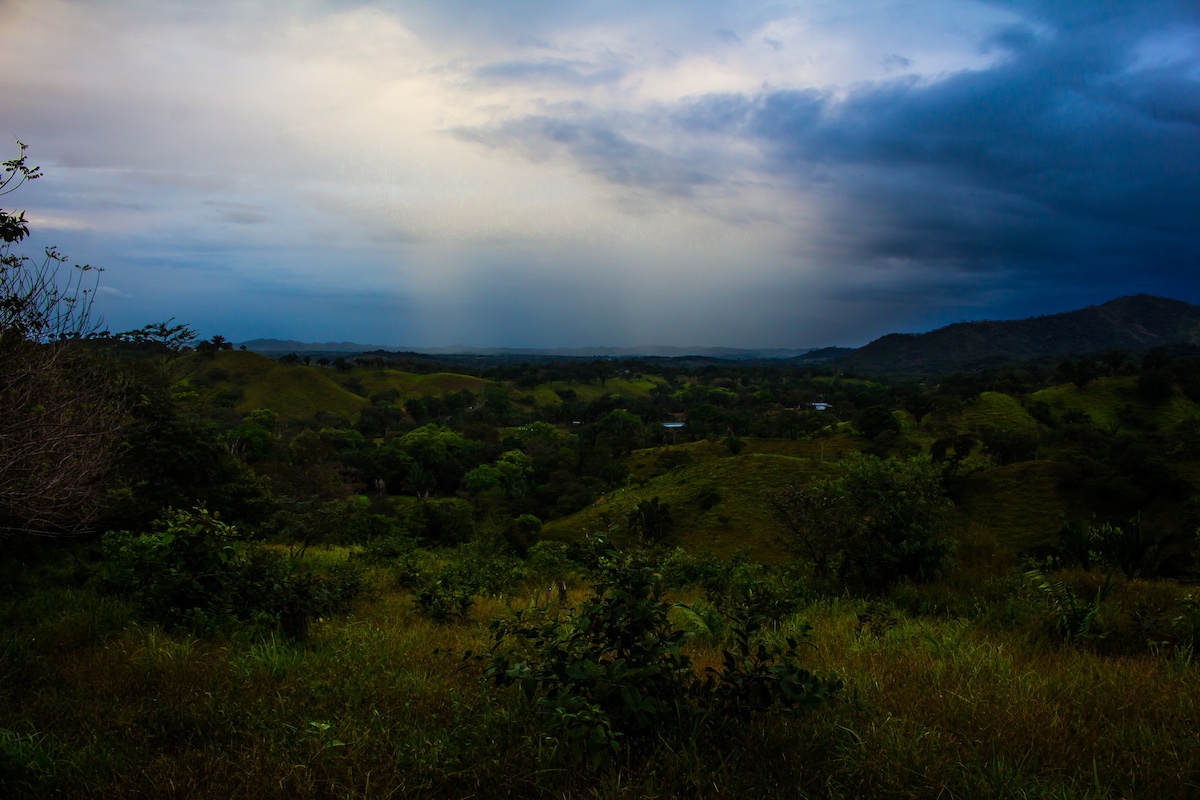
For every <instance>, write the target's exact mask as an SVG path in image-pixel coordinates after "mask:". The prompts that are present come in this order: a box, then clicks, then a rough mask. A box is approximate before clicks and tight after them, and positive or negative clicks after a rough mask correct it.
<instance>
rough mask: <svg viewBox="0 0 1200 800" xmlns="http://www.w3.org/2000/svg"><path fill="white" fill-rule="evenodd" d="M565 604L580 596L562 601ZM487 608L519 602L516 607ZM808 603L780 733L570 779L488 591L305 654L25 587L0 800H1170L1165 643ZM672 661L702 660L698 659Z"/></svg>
mask: <svg viewBox="0 0 1200 800" xmlns="http://www.w3.org/2000/svg"><path fill="white" fill-rule="evenodd" d="M577 596H578V595H577ZM507 602H515V603H516V604H517V605H524V603H525V602H527V601H526V600H524V599H520V598H517V599H513V598H510V599H509V601H507ZM863 611H864V604H863V603H862V602H861V601H851V600H824V601H821V602H818V603H815V604H813V605H810V606H808V607H807V608H804V609H803V610H802V611H801V613H800V614H798V615H796V617H794V618H793V619H792V620H791V621H790V622H789V623H787V624H785V625H783V626H781V628H780V629H778V630H777V631H774V632H772V634H770V635H784V634H786V633H787V632H789V630H790V629H791V627H792V626H794V625H797V624H799V622H800V621H801V620H807V621H809V622H810V623H811V624H812V625H813V626H814V635H813V638H812V643H813V644H814V645H815V647H814V649H813V650H812V652H811V656H810V666H812V667H813V668H816V669H818V670H821V671H825V670H828V669H833V670H835V671H837V672H838V674H839V675H841V676H842V677H843V679H844V680H845V681H846V686H847V689H846V692H845V693H844V695H843V697H842V698H841V699H840V700H839V701H838V702H837V703H836V704H835V705H834V706H832V707H829V708H827V709H825V710H822V711H820V712H818V713H815V714H812V715H810V716H807V717H804V718H801V719H797V720H782V719H767V718H763V719H752V720H747V721H746V722H745V724H743V725H740V726H736V727H733V728H726V729H723V730H721V731H719V732H718V734H717V735H712V736H708V737H704V736H699V737H697V736H689V735H686V734H683V735H677V736H663V737H661V738H659V739H657V740H651V741H644V742H633V743H627V745H626V747H625V748H623V750H622V753H621V755H620V757H619V759H618V762H617V763H616V764H615V765H613V766H612V767H611V768H606V769H603V770H600V771H597V772H590V771H588V770H587V769H586V768H584V767H583V766H582V765H579V764H575V763H573V762H572V761H571V760H570V759H569V758H566V757H564V754H563V753H561V752H556V751H555V743H554V742H553V741H552V740H550V739H547V738H546V737H545V736H544V734H539V732H538V728H537V725H536V720H534V719H533V715H532V714H531V713H530V711H529V710H528V709H527V708H526V707H524V706H523V705H522V703H521V702H520V701H519V699H518V698H517V697H516V696H514V695H512V694H510V693H509V692H507V691H504V692H498V691H496V690H491V689H487V688H486V687H485V686H484V685H483V684H482V683H481V681H480V676H479V670H478V668H477V667H475V666H473V665H469V664H468V665H467V666H464V662H463V661H462V659H461V654H462V653H463V652H464V651H466V650H468V649H474V650H479V649H480V648H481V647H482V646H485V645H486V642H487V631H486V624H485V622H486V620H487V619H488V618H489V617H491V616H494V615H497V614H502V613H506V601H505V600H504V599H492V600H481V601H479V603H478V604H477V606H476V607H475V609H474V612H473V619H472V620H469V621H467V622H463V623H459V624H455V625H437V624H434V623H432V622H429V621H428V620H425V619H423V618H421V617H419V616H417V615H416V614H415V613H414V612H413V610H412V604H411V601H410V598H409V597H408V596H407V595H405V594H404V593H400V592H393V591H388V590H383V591H381V592H380V593H379V595H378V596H377V597H376V599H375V600H374V601H372V602H366V603H364V604H362V605H361V606H360V607H359V609H358V610H357V613H355V614H353V615H351V616H350V617H346V618H339V619H330V620H319V621H314V623H313V625H312V629H311V634H310V639H309V641H308V642H306V643H304V644H296V643H292V642H289V641H286V640H284V639H282V638H281V637H279V636H278V635H277V634H275V633H273V632H272V631H270V630H267V629H262V628H254V627H247V628H244V629H240V630H237V631H233V632H231V633H227V634H225V635H216V636H208V637H203V638H198V637H195V636H192V635H189V634H186V633H166V632H164V631H162V630H161V629H159V628H157V627H154V626H147V625H141V624H138V623H136V622H135V621H133V620H132V618H131V615H130V610H129V609H128V607H126V606H125V605H123V604H121V603H118V602H115V601H112V600H107V599H103V598H98V597H96V596H95V595H94V594H93V593H92V592H91V590H90V589H87V588H80V587H77V586H74V587H73V586H71V585H70V581H69V580H67V579H66V578H63V579H62V580H60V581H58V582H57V583H55V582H54V581H52V580H49V579H46V580H41V581H38V582H37V583H36V584H35V588H28V587H27V588H25V589H23V590H21V591H19V592H17V596H16V597H13V598H11V599H9V600H8V601H7V602H6V603H4V604H3V606H2V607H0V622H2V623H3V628H2V630H3V633H2V634H0V680H2V684H0V685H3V686H4V692H3V693H2V694H0V745H2V746H3V750H4V751H5V752H7V754H8V758H7V759H6V763H4V764H3V769H4V771H3V772H0V776H3V778H2V779H3V780H4V781H5V783H4V785H3V789H4V793H5V795H6V796H9V797H22V796H28V797H213V796H218V797H231V798H237V797H470V796H479V797H543V796H544V797H642V796H645V797H719V796H727V795H730V796H733V795H736V796H754V797H789V798H792V797H829V798H834V797H930V798H933V797H972V798H975V797H996V798H1002V797H1003V798H1009V797H1091V798H1119V797H1187V796H1194V795H1195V794H1196V793H1197V792H1200V785H1198V781H1197V776H1198V775H1200V737H1198V735H1197V723H1196V720H1197V719H1200V708H1198V706H1200V682H1198V681H1197V680H1196V667H1195V666H1194V665H1192V664H1191V662H1190V660H1189V659H1188V653H1187V651H1179V652H1176V653H1167V654H1163V655H1160V656H1139V657H1121V658H1118V657H1111V656H1104V655H1100V654H1098V653H1097V652H1094V651H1093V650H1090V649H1082V648H1069V647H1062V646H1060V645H1057V644H1054V643H1053V642H1050V641H1048V640H1046V639H1045V638H1043V637H1040V636H1038V635H1035V633H1034V632H1032V631H1031V629H1030V628H1028V627H1023V626H1021V625H1009V626H1005V625H1000V624H995V623H994V622H987V621H986V620H991V619H993V617H989V616H988V615H987V614H981V615H979V617H978V619H977V621H975V622H968V621H966V620H965V619H955V618H950V617H945V618H923V617H918V618H903V617H896V618H894V619H892V621H891V622H889V623H888V624H887V625H882V626H878V627H877V628H876V629H875V632H873V633H872V632H870V631H860V629H859V628H860V625H859V615H860V614H861V613H862V612H863ZM693 656H694V657H695V658H696V660H697V663H698V664H699V665H700V666H701V667H703V666H704V665H708V664H715V663H716V662H717V660H718V658H719V648H718V647H716V646H715V645H714V644H713V643H711V642H708V643H706V642H703V641H697V642H696V643H695V644H694V652H693Z"/></svg>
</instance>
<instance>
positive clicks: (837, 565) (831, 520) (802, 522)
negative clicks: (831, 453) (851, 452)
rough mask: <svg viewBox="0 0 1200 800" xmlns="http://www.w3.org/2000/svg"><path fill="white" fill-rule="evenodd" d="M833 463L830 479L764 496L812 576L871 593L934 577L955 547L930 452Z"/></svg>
mask: <svg viewBox="0 0 1200 800" xmlns="http://www.w3.org/2000/svg"><path fill="white" fill-rule="evenodd" d="M838 466H839V474H838V475H837V476H836V477H834V478H828V479H824V480H819V481H816V482H814V483H813V484H812V485H810V486H807V487H799V486H795V485H790V486H786V487H784V489H783V490H781V491H779V492H773V493H769V494H768V495H767V502H768V505H770V507H771V509H772V511H773V512H774V513H775V516H776V519H778V520H779V522H780V523H781V524H782V525H783V527H784V529H785V530H786V532H787V533H788V534H789V540H790V544H791V546H792V548H793V549H794V551H795V552H796V553H797V555H799V556H800V557H801V558H804V559H805V560H806V561H808V562H809V563H810V564H811V566H812V568H813V576H814V577H815V578H817V579H818V580H821V581H829V580H832V579H834V578H836V579H837V582H838V583H839V584H840V586H841V587H844V588H849V589H853V590H858V591H864V592H869V593H870V592H879V591H883V590H884V589H886V588H887V587H888V586H890V585H891V584H893V583H895V582H897V581H900V580H905V579H907V580H914V581H921V582H924V581H929V580H932V579H933V578H934V577H936V576H937V575H938V574H939V573H940V572H941V571H942V570H943V569H944V568H945V567H946V564H947V561H948V559H949V557H950V555H951V554H952V553H953V552H954V541H953V539H951V538H950V536H949V535H948V533H947V529H946V517H947V514H948V512H949V509H950V502H949V500H947V499H946V496H945V492H944V489H943V488H942V476H941V472H940V470H938V469H937V468H936V467H935V466H934V465H933V464H932V462H931V461H930V460H929V458H928V457H917V458H911V459H908V460H906V461H899V460H897V459H894V458H889V459H887V460H883V459H879V458H875V457H874V456H855V457H852V458H849V459H847V460H845V461H843V462H841V463H840V464H839V465H838Z"/></svg>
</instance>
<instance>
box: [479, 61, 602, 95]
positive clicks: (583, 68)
mask: <svg viewBox="0 0 1200 800" xmlns="http://www.w3.org/2000/svg"><path fill="white" fill-rule="evenodd" d="M624 76H625V70H624V69H622V68H621V67H620V66H616V65H611V66H605V67H597V66H595V65H593V64H590V63H588V62H586V61H582V60H569V59H562V58H545V59H541V60H537V61H505V62H499V63H495V64H485V65H483V66H481V67H478V68H477V69H476V70H475V77H476V78H478V79H480V80H483V81H494V82H498V83H518V84H526V85H528V84H533V85H541V84H552V85H560V86H567V87H576V88H589V87H593V86H598V85H601V84H609V83H616V82H617V81H620V80H621V78H623V77H624Z"/></svg>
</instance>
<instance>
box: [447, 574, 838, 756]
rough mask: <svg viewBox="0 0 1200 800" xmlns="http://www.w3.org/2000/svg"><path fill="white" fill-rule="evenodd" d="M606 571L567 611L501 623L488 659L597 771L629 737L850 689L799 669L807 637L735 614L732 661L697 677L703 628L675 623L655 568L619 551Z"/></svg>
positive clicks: (550, 732) (495, 626)
mask: <svg viewBox="0 0 1200 800" xmlns="http://www.w3.org/2000/svg"><path fill="white" fill-rule="evenodd" d="M600 567H601V570H600V577H599V580H598V581H597V582H596V584H595V585H594V586H593V587H592V593H591V594H590V595H589V596H588V597H587V598H585V599H584V600H583V602H582V603H580V604H579V605H577V606H575V607H574V608H572V609H570V610H568V611H565V613H564V610H563V609H561V608H559V607H552V608H536V607H531V608H530V609H528V610H526V611H518V612H517V613H516V614H515V615H514V617H513V618H511V619H500V620H495V621H494V622H493V623H492V630H493V634H494V639H493V648H492V651H491V652H490V653H488V654H486V655H485V656H483V658H484V659H485V660H486V661H487V664H488V666H487V671H486V676H487V679H489V680H490V681H492V682H494V683H496V684H497V685H501V686H504V685H512V684H515V685H517V686H519V687H520V689H521V691H522V693H523V695H524V696H525V698H526V699H527V700H528V701H530V702H532V703H533V704H534V707H535V709H536V711H537V713H538V715H539V717H540V718H541V719H542V721H543V726H544V728H545V730H546V734H547V736H549V737H551V738H552V739H553V740H554V741H555V742H556V743H558V744H559V745H561V746H562V748H563V750H564V752H565V754H567V755H569V757H571V758H573V759H575V760H586V761H588V762H589V763H590V764H592V765H593V766H594V765H597V764H600V763H604V762H606V761H608V760H610V759H611V758H612V757H613V756H614V755H616V754H617V753H618V752H619V749H620V747H621V743H622V740H624V739H628V738H640V737H649V736H658V737H663V738H672V737H678V736H681V735H685V734H687V733H689V732H692V731H695V730H697V729H703V728H712V727H720V726H721V725H724V724H729V723H732V722H736V721H738V720H741V719H744V718H745V717H746V715H748V714H750V713H752V712H771V713H778V714H785V715H797V714H799V713H801V712H804V711H807V710H810V709H813V708H816V707H818V706H820V705H822V704H824V703H825V702H827V701H828V700H829V698H831V697H832V696H833V695H835V694H836V693H837V692H838V691H839V689H840V688H841V682H840V681H839V680H837V678H836V677H833V676H831V677H829V678H821V677H819V676H817V675H815V674H813V673H811V672H809V671H808V670H806V669H804V668H802V667H801V666H800V664H799V647H800V641H799V640H798V639H797V638H795V637H789V638H788V639H787V640H786V642H785V643H784V644H782V645H770V644H767V643H765V642H762V641H759V640H758V639H757V638H756V634H757V632H758V628H759V624H760V622H761V618H748V619H747V618H742V619H740V620H736V621H735V622H734V623H733V624H732V625H731V631H732V636H733V639H734V646H733V648H731V649H730V650H726V651H725V652H724V653H723V661H722V666H721V667H720V668H719V669H713V668H710V669H709V670H708V671H707V674H706V675H705V676H704V677H701V676H699V675H697V674H696V672H695V670H694V668H693V665H692V661H691V658H690V657H689V656H688V655H687V654H686V653H685V652H684V645H685V644H686V642H687V641H688V640H689V639H690V638H691V637H692V636H693V634H692V633H691V632H689V631H685V630H679V629H676V628H675V627H674V626H673V625H672V624H671V621H670V619H669V613H670V612H671V610H672V608H674V607H675V606H674V604H672V603H670V602H668V601H667V600H666V599H665V598H664V597H663V585H662V580H661V577H660V576H659V575H658V574H657V573H656V572H655V571H654V569H653V568H652V566H651V565H650V564H648V563H646V562H645V561H643V560H641V559H640V558H638V557H636V556H631V555H625V554H619V553H616V552H611V551H610V552H607V553H605V554H604V555H603V556H602V557H601V560H600ZM514 640H515V642H514ZM468 655H470V654H468Z"/></svg>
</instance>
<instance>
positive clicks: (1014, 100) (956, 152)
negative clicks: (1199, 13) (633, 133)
mask: <svg viewBox="0 0 1200 800" xmlns="http://www.w3.org/2000/svg"><path fill="white" fill-rule="evenodd" d="M990 41H991V43H992V44H993V45H998V43H1003V46H1004V47H1005V48H1006V49H1007V57H1006V58H1004V59H1003V60H1002V61H1001V62H1000V63H998V64H996V65H995V66H993V67H991V68H989V69H984V70H975V71H964V72H960V73H957V74H954V75H950V76H948V77H945V78H943V79H941V80H937V81H935V82H933V83H924V82H921V81H919V80H918V79H916V78H906V79H901V80H896V81H892V82H888V83H883V84H875V85H870V86H864V87H859V88H856V89H854V90H852V91H851V92H850V93H849V94H848V95H847V96H846V97H845V98H844V99H835V98H834V97H832V96H831V95H829V94H827V93H826V94H822V93H816V92H777V93H771V94H766V95H764V96H762V97H760V98H758V99H757V103H756V104H755V107H754V108H753V109H748V110H747V111H746V112H745V113H746V116H745V117H744V118H743V119H741V120H738V121H737V124H738V125H740V126H743V127H747V128H748V129H749V131H750V132H751V134H752V135H753V136H755V137H757V138H758V139H759V140H760V141H762V142H764V143H765V145H766V147H767V153H768V158H769V159H770V160H771V162H772V163H773V164H774V165H775V166H776V167H777V168H778V169H780V170H783V171H785V172H786V173H788V174H790V175H791V176H793V179H794V180H796V181H797V185H798V186H806V185H807V186H811V185H813V184H817V185H821V184H825V185H826V186H827V187H828V188H827V189H825V191H826V192H827V193H828V194H830V195H831V196H832V197H833V198H835V199H836V200H837V205H836V206H835V211H834V213H833V218H834V221H835V222H836V223H837V224H836V225H835V228H834V230H835V231H836V230H838V229H839V228H840V229H841V230H842V231H843V233H844V239H843V241H842V242H841V245H842V246H843V247H844V248H845V255H846V256H847V257H851V258H859V259H864V258H865V259H887V258H896V259H904V260H917V261H920V262H922V263H925V264H929V263H940V264H943V265H945V266H946V267H949V268H956V269H963V270H979V269H983V270H987V271H995V272H1003V273H1012V274H1013V275H1019V274H1020V273H1022V272H1024V271H1026V270H1029V269H1034V270H1039V271H1041V270H1063V271H1064V277H1071V275H1072V272H1073V269H1074V267H1075V266H1077V265H1080V264H1083V263H1087V264H1089V265H1090V266H1089V268H1090V269H1091V270H1093V271H1094V270H1099V271H1101V272H1108V273H1109V274H1108V275H1107V276H1106V279H1107V280H1110V281H1112V282H1113V283H1114V284H1115V285H1125V284H1129V285H1131V284H1132V281H1131V280H1129V278H1128V276H1127V274H1125V273H1124V270H1127V269H1130V268H1136V269H1139V270H1149V271H1150V272H1151V273H1153V274H1155V275H1157V276H1158V277H1163V278H1169V277H1177V276H1179V274H1180V273H1182V272H1183V271H1184V270H1189V269H1194V268H1195V267H1196V265H1197V261H1198V259H1200V234H1198V233H1197V230H1198V226H1197V225H1196V220H1197V219H1200V192H1198V191H1197V190H1198V189H1200V125H1198V123H1197V118H1196V109H1197V105H1198V102H1197V99H1196V98H1197V97H1200V81H1198V80H1197V68H1198V66H1200V57H1195V56H1194V57H1192V58H1191V59H1189V60H1186V61H1182V62H1178V63H1173V64H1170V65H1167V66H1163V67H1159V68H1156V69H1137V68H1136V64H1135V51H1134V47H1135V45H1136V44H1137V42H1136V41H1130V40H1128V39H1127V38H1126V37H1125V35H1123V33H1122V31H1121V30H1120V29H1119V28H1118V27H1116V26H1114V25H1113V24H1110V23H1107V22H1100V23H1096V24H1094V25H1086V24H1085V25H1082V26H1081V27H1080V28H1079V29H1077V30H1063V29H1059V30H1056V31H1054V32H1053V33H1052V34H1050V35H1046V36H1036V35H1034V34H1033V33H1031V32H1030V31H1029V30H1026V29H1021V30H1018V29H1008V30H1006V31H1003V32H999V33H998V34H997V35H996V36H994V37H992V39H991V40H990ZM702 105H703V104H702ZM712 106H715V108H717V109H718V113H727V111H724V110H726V109H728V108H729V107H730V101H729V100H728V99H727V98H721V99H718V100H717V101H715V102H714V103H713V104H712ZM706 113H708V114H711V113H712V112H711V111H710V110H709V109H707V108H706V109H704V110H703V111H701V112H699V113H698V112H697V111H696V110H690V111H689V112H688V113H687V114H686V115H684V116H683V117H682V119H684V120H685V121H686V120H689V119H694V118H697V117H699V118H701V119H704V118H705V115H706ZM851 233H852V234H853V235H850V234H851ZM1093 274H1094V273H1093ZM1142 277H1145V274H1144V273H1143V275H1142ZM1114 288H1116V286H1114Z"/></svg>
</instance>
